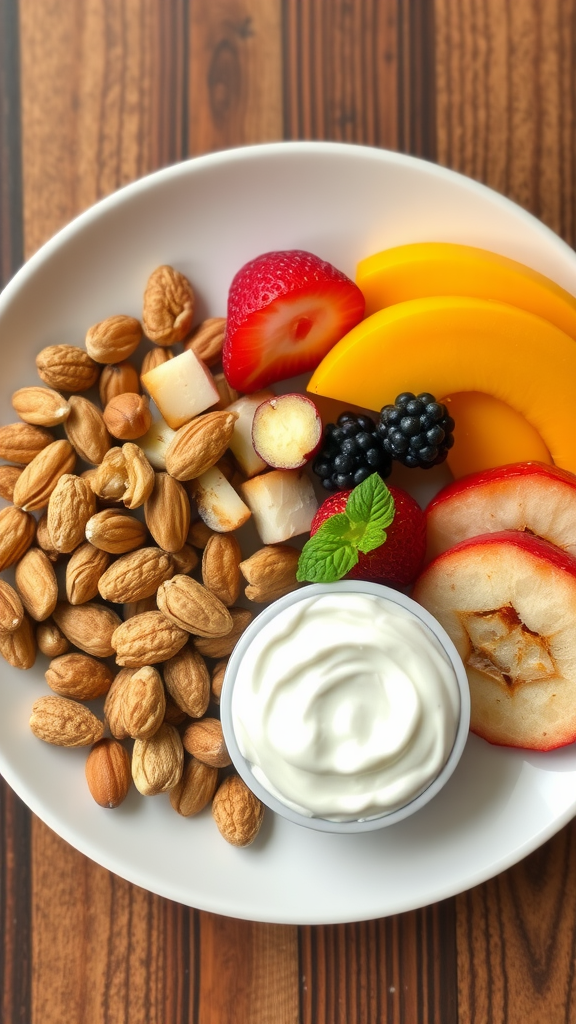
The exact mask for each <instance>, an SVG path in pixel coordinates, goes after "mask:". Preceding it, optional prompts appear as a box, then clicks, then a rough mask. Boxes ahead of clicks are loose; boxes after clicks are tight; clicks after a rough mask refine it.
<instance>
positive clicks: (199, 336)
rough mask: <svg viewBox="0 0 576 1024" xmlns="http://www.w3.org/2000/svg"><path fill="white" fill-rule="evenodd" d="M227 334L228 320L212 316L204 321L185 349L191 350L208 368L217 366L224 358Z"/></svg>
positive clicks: (185, 344)
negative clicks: (223, 351)
mask: <svg viewBox="0 0 576 1024" xmlns="http://www.w3.org/2000/svg"><path fill="white" fill-rule="evenodd" d="M225 334H226V319H225V317H223V316H212V317H210V318H209V319H208V320H203V321H202V323H201V324H199V326H198V327H196V329H195V330H194V331H193V332H192V334H191V335H190V337H189V338H188V339H187V341H185V343H184V348H185V349H187V348H191V349H192V351H193V353H194V355H196V356H198V359H201V360H202V362H203V363H206V366H215V365H216V363H219V362H220V360H221V358H222V346H223V344H224V336H225Z"/></svg>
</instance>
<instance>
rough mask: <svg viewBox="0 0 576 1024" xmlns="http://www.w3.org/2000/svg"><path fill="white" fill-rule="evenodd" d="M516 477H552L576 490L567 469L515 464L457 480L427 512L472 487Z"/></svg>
mask: <svg viewBox="0 0 576 1024" xmlns="http://www.w3.org/2000/svg"><path fill="white" fill-rule="evenodd" d="M515 476H544V477H552V478H553V479H555V480H561V481H563V483H566V484H569V485H570V486H571V487H574V488H575V489H576V476H575V475H574V473H570V472H568V470H567V469H560V468H559V467H558V466H550V465H549V464H548V463H546V462H513V463H510V464H509V465H506V466H495V467H494V468H493V469H482V470H480V472H479V473H469V474H468V476H463V477H461V478H460V479H459V480H455V481H454V483H452V484H448V485H447V486H446V487H443V488H442V490H441V491H439V493H438V494H437V495H436V497H435V498H432V501H431V502H430V504H429V505H428V508H427V509H426V512H429V511H431V510H432V509H434V508H437V507H438V506H439V505H441V504H442V503H443V502H444V501H446V500H447V499H448V498H453V497H454V495H456V494H462V493H463V492H464V491H467V490H469V489H470V488H471V487H477V486H478V485H479V484H488V483H493V482H494V481H496V480H502V479H510V478H511V477H515Z"/></svg>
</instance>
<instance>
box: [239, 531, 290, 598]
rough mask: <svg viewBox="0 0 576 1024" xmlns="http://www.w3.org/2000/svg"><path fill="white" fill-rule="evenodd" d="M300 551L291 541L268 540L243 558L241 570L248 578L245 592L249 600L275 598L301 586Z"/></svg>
mask: <svg viewBox="0 0 576 1024" xmlns="http://www.w3.org/2000/svg"><path fill="white" fill-rule="evenodd" d="M299 557H300V551H298V550H297V549H296V548H292V547H290V545H289V544H268V545H266V547H264V548H260V550H259V551H255V552H254V554H253V555H250V558H246V559H245V561H243V562H240V571H241V572H242V575H243V576H244V577H245V579H246V580H247V581H248V586H247V587H246V590H245V591H244V593H245V594H246V597H247V598H248V600H249V601H256V602H258V603H262V602H264V601H275V600H276V599H277V598H278V597H283V596H284V594H289V593H290V592H291V591H292V590H297V588H298V586H299V583H298V581H297V579H296V570H297V568H298V559H299Z"/></svg>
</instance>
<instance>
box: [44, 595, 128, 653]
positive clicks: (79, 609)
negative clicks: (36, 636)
mask: <svg viewBox="0 0 576 1024" xmlns="http://www.w3.org/2000/svg"><path fill="white" fill-rule="evenodd" d="M53 617H54V621H55V623H56V625H57V626H59V627H60V629H61V630H62V632H63V633H64V636H65V637H66V639H67V640H69V641H70V643H71V644H73V645H74V647H79V648H80V650H81V651H84V652H85V653H86V654H92V655H93V656H94V657H95V658H109V657H110V656H111V655H112V654H114V646H113V644H112V636H113V634H114V631H115V630H116V629H117V628H118V627H119V626H120V625H121V621H120V618H119V617H118V615H116V613H115V612H113V611H112V609H111V608H106V607H105V606H104V605H103V604H96V603H95V602H92V601H89V602H88V603H87V604H80V605H71V604H68V602H67V601H60V602H59V603H58V604H57V605H56V608H55V609H54V615H53Z"/></svg>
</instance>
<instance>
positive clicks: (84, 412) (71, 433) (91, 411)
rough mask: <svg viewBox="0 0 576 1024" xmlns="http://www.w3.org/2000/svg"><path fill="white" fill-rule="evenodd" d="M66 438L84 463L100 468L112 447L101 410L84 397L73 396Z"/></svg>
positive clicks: (67, 421) (66, 426) (66, 427)
mask: <svg viewBox="0 0 576 1024" xmlns="http://www.w3.org/2000/svg"><path fill="white" fill-rule="evenodd" d="M65 430H66V436H67V438H68V440H69V441H70V443H71V444H72V445H73V446H74V448H75V449H76V451H77V452H78V455H79V456H80V458H81V459H84V462H90V463H91V464H92V465H93V466H99V465H100V463H101V462H102V459H103V458H104V456H105V455H106V452H107V451H108V449H109V448H111V447H112V441H111V440H110V435H109V433H108V431H107V429H106V424H105V422H104V417H103V416H102V413H101V412H100V409H99V408H98V407H97V406H96V405H94V402H90V401H89V400H88V399H87V398H83V397H82V395H71V397H70V415H69V417H68V419H67V420H66V424H65Z"/></svg>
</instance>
